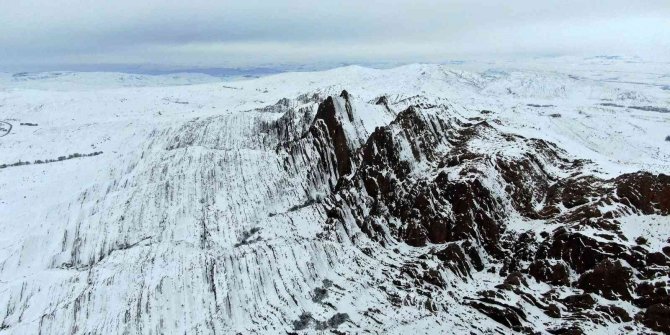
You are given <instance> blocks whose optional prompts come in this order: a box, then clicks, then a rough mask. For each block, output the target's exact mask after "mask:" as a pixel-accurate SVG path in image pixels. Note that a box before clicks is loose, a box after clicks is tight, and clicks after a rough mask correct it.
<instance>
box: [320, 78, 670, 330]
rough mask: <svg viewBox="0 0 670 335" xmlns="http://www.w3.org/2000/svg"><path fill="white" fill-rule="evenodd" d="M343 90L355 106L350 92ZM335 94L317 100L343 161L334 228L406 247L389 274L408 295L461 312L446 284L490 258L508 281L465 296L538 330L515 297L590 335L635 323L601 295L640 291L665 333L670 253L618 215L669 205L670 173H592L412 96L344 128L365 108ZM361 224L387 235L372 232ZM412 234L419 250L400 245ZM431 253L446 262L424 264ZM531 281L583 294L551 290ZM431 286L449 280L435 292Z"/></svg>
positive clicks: (323, 129) (325, 135) (550, 149)
mask: <svg viewBox="0 0 670 335" xmlns="http://www.w3.org/2000/svg"><path fill="white" fill-rule="evenodd" d="M341 97H342V98H343V99H345V101H346V102H347V103H349V99H350V95H349V94H348V93H347V92H346V91H345V92H343V93H342V95H341ZM334 99H335V98H332V97H329V98H327V99H326V100H325V101H324V102H323V103H322V104H321V105H320V106H319V111H318V112H317V115H316V118H315V121H314V123H313V124H312V128H311V129H310V134H311V136H313V137H314V138H321V139H323V140H324V141H326V142H329V143H330V145H329V146H320V147H321V148H332V151H333V155H334V159H333V160H334V161H335V162H336V165H337V169H333V172H335V171H336V173H337V178H338V181H337V187H336V188H333V189H332V193H331V196H329V197H328V198H327V199H325V201H324V202H323V205H324V207H325V208H326V211H327V212H328V213H329V215H328V216H329V219H328V222H327V225H328V226H338V225H341V226H343V227H345V231H346V232H347V235H348V238H349V239H350V240H351V241H353V242H354V243H356V244H358V245H359V246H360V247H361V249H362V251H363V252H364V253H366V254H367V255H370V256H372V255H375V254H377V253H379V251H375V248H381V250H383V249H393V250H395V252H396V253H400V254H401V255H403V257H404V258H405V259H406V261H405V265H404V266H403V267H402V268H401V269H400V270H399V271H398V272H396V273H395V274H394V273H393V271H390V276H391V277H392V278H395V279H393V283H394V285H395V286H396V287H397V288H398V289H400V290H401V291H403V290H404V291H409V292H416V293H418V296H419V297H423V298H421V299H419V300H418V301H414V302H408V301H404V302H403V304H408V303H409V304H416V305H422V304H423V305H425V306H429V307H426V308H427V309H428V310H435V309H437V310H440V309H449V306H448V305H444V306H440V305H439V303H437V304H436V302H435V300H436V299H435V295H436V294H437V295H439V294H445V292H446V291H447V290H448V289H449V287H450V285H453V284H450V283H453V282H454V281H464V282H467V281H468V280H471V279H469V278H472V275H473V273H477V272H483V271H484V270H485V269H486V268H489V269H490V271H489V272H493V273H497V274H498V276H499V277H498V278H499V284H498V285H496V286H495V288H492V289H493V290H485V291H479V292H474V296H464V297H463V298H464V299H466V301H467V305H468V306H471V307H472V308H473V309H475V310H477V311H479V312H481V313H483V314H484V315H486V316H488V317H490V318H491V319H493V320H495V321H497V322H498V323H500V324H502V325H504V326H506V327H509V328H511V329H513V330H516V331H521V332H529V333H532V332H534V331H536V330H538V329H542V328H543V326H541V325H537V324H533V322H531V321H529V319H528V316H527V315H526V312H525V309H524V307H523V306H524V304H516V305H514V304H512V305H510V304H509V303H508V302H507V301H508V299H509V297H511V296H515V297H517V298H516V299H521V300H522V301H525V302H526V303H528V304H530V305H533V306H535V307H539V308H540V309H541V310H543V311H544V313H545V314H546V315H548V316H550V317H552V318H556V319H561V320H564V321H563V327H561V328H555V329H553V330H551V332H552V333H555V334H568V333H575V334H576V333H581V332H582V330H581V329H582V328H583V327H584V325H587V324H588V323H596V324H599V323H602V322H616V323H621V322H623V323H630V322H633V321H632V318H631V316H630V315H629V313H628V312H627V311H626V310H625V309H624V308H622V307H619V306H617V305H607V304H603V303H601V300H602V299H605V300H609V301H614V302H616V301H626V302H631V303H633V304H634V305H635V306H636V307H637V308H639V309H640V313H641V314H640V317H639V318H638V319H637V320H638V321H637V325H638V326H646V327H649V328H651V329H654V330H659V331H667V325H666V322H665V321H664V317H665V315H666V314H667V313H666V312H667V305H666V304H667V303H668V298H667V297H668V293H667V290H666V289H665V287H666V286H667V280H668V278H667V274H668V271H669V268H668V256H667V254H664V253H663V252H661V250H650V249H648V248H645V247H641V246H637V245H635V244H631V242H632V241H629V240H628V239H627V238H626V237H625V236H624V235H623V234H622V232H621V223H620V222H619V221H618V220H617V218H620V217H625V216H629V215H652V214H654V215H662V216H667V215H668V214H669V208H670V203H669V201H670V176H667V175H663V174H660V175H653V174H650V173H644V172H640V173H634V174H625V175H621V176H619V177H617V178H614V179H611V180H603V179H598V178H597V177H594V176H590V175H586V174H584V173H583V169H584V166H585V164H587V163H588V162H584V161H579V160H571V159H569V158H567V155H566V154H565V153H564V152H563V151H562V150H561V149H559V148H558V147H556V146H555V145H553V144H552V143H549V142H546V141H544V140H535V139H527V138H523V137H521V136H518V135H511V134H505V133H503V132H500V131H498V130H496V128H494V127H492V126H491V125H490V124H488V123H487V122H485V121H483V122H475V123H473V122H470V121H469V120H459V119H458V118H450V117H448V116H447V115H448V111H444V110H443V109H439V108H436V107H435V106H429V108H428V109H421V108H419V107H416V106H410V107H409V108H407V109H405V110H404V111H402V112H400V113H398V114H397V117H396V118H395V120H394V121H393V122H391V123H390V124H389V125H387V126H381V127H377V128H376V130H375V131H374V132H372V133H371V134H370V135H369V137H368V138H367V139H366V140H365V141H364V142H363V141H362V139H361V137H360V136H361V133H353V132H347V131H345V130H344V127H343V123H344V122H349V123H354V122H355V118H356V115H354V114H352V113H351V109H350V107H345V108H344V110H345V111H346V113H340V114H338V113H336V112H335V111H337V110H338V108H337V107H335V104H334V101H335V100H334ZM376 104H381V105H384V106H387V105H388V100H387V99H386V97H381V98H379V99H378V100H377V101H376ZM436 109H437V110H439V111H437V112H436ZM440 111H441V112H440ZM352 136H353V138H352ZM481 142H487V143H496V146H495V147H483V146H480V145H479V143H481ZM352 143H354V144H355V143H361V145H360V146H358V147H357V146H356V145H352ZM320 155H321V156H320V157H325V156H327V155H328V153H321V154H320ZM512 220H517V221H518V220H521V221H526V222H533V221H532V220H535V221H534V222H537V220H540V223H534V224H539V225H545V226H546V227H547V228H541V227H539V228H541V229H540V230H541V231H542V232H541V234H537V233H532V232H531V231H529V232H520V231H518V230H510V229H508V228H507V226H508V224H509V223H510V221H512ZM528 224H529V225H530V223H528ZM352 227H357V228H358V229H360V232H361V233H363V234H365V236H366V237H367V238H369V239H371V240H372V241H375V242H376V243H377V244H378V246H376V247H375V246H373V245H371V244H369V243H363V242H362V239H361V236H360V234H359V233H357V232H356V230H352ZM550 227H551V228H550ZM530 228H531V227H529V229H530ZM341 238H342V236H339V237H338V239H340V240H341ZM403 244H404V245H407V246H409V247H410V248H409V249H407V248H402V250H404V251H399V249H398V248H397V247H396V246H397V245H403ZM427 246H430V247H427ZM433 259H434V260H437V261H438V263H431V262H426V261H422V260H433ZM451 275H455V276H456V277H457V278H460V279H448V278H450V276H451ZM528 280H530V282H535V281H538V282H543V283H545V284H548V285H550V287H553V289H552V290H555V292H558V291H562V292H572V295H569V294H568V295H569V296H567V297H561V296H565V293H563V294H558V293H551V291H549V292H546V293H544V294H541V293H542V292H539V291H538V290H537V289H533V288H531V286H533V285H529V284H528V283H529V281H528ZM659 280H660V281H659ZM423 287H425V288H428V287H437V288H439V290H438V291H437V292H434V293H432V294H428V293H427V291H425V289H424V288H423ZM533 287H534V286H533ZM440 290H442V291H440ZM440 292H443V293H440ZM581 292H583V293H581ZM396 295H397V293H393V294H390V295H389V300H390V301H393V300H394V299H395V298H394V297H395V296H396ZM594 296H599V298H598V299H594ZM419 301H423V302H419ZM652 307H653V308H652ZM566 324H567V325H566ZM664 327H665V328H664Z"/></svg>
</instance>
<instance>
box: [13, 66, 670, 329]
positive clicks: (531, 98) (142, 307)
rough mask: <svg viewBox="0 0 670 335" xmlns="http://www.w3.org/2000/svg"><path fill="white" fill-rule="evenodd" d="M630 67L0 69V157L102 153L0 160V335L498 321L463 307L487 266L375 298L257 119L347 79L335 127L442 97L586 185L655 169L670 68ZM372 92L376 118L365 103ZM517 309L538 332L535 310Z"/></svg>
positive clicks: (373, 269) (660, 160)
mask: <svg viewBox="0 0 670 335" xmlns="http://www.w3.org/2000/svg"><path fill="white" fill-rule="evenodd" d="M589 62H597V63H596V65H597V66H596V65H593V66H589ZM631 67H632V68H631ZM653 68H654V69H656V70H663V67H660V68H659V67H653ZM585 69H590V70H588V71H587V70H585ZM622 69H623V70H622ZM641 72H643V71H638V70H636V69H635V67H634V66H633V65H631V64H629V63H624V62H616V61H611V60H608V61H598V60H587V61H583V62H581V63H579V66H575V67H562V68H550V69H543V68H542V66H540V65H537V64H529V65H528V66H525V67H524V66H522V65H514V66H512V67H499V66H497V67H496V68H494V69H481V70H477V71H466V70H460V69H454V68H451V67H449V66H443V65H407V66H402V67H397V68H393V69H386V70H376V69H369V68H364V67H359V66H349V67H344V68H338V69H334V70H329V71H322V72H305V73H285V74H279V75H273V76H268V77H263V78H260V79H253V80H244V81H233V82H218V81H214V82H208V81H213V80H212V79H211V78H203V77H199V76H185V77H183V78H180V77H178V76H175V77H173V78H171V79H170V80H158V79H154V78H152V77H151V76H139V75H138V76H133V78H134V79H133V80H135V81H138V82H141V83H144V84H141V85H139V84H138V85H125V84H122V85H120V84H119V82H118V76H115V75H106V74H95V75H92V74H87V75H84V76H81V77H77V76H74V75H69V76H68V78H69V79H67V80H69V81H71V82H70V83H69V84H64V83H66V81H64V80H61V79H54V77H53V76H50V75H44V76H32V77H28V78H26V77H25V76H24V77H22V80H21V81H20V82H17V81H14V80H13V79H11V78H10V77H3V78H4V79H3V80H2V81H1V84H2V85H1V86H0V121H3V122H5V123H6V124H11V130H10V131H9V132H8V133H7V134H6V135H5V136H2V135H3V132H2V130H0V136H2V137H0V164H8V165H9V164H14V163H16V162H20V161H21V162H25V161H28V162H34V161H36V160H48V159H56V160H57V159H58V158H59V157H61V156H68V155H71V154H75V153H79V154H89V153H94V152H100V151H101V152H102V154H99V155H95V156H90V157H80V158H73V159H64V160H62V161H56V162H50V163H45V164H31V165H20V166H9V167H5V168H2V169H0V334H37V333H42V334H63V333H71V334H90V333H96V334H110V333H128V334H134V333H146V334H163V333H165V334H170V333H174V334H176V333H180V334H184V333H186V334H213V333H243V334H246V333H280V332H282V333H283V332H287V331H289V332H290V331H294V330H296V329H298V328H300V327H297V326H296V322H299V320H300V318H301V315H304V313H305V312H309V313H311V315H312V317H313V318H314V319H315V320H323V321H324V322H325V320H329V319H330V320H333V318H334V316H336V315H337V314H338V313H346V315H347V316H348V318H349V320H348V321H346V322H343V323H342V324H339V325H338V326H339V327H336V328H337V329H338V330H340V331H343V332H351V333H359V332H363V331H364V330H367V331H370V332H372V333H397V334H404V333H408V332H412V333H417V334H419V333H445V332H454V333H468V332H470V331H472V332H475V333H490V332H494V331H498V332H501V333H506V332H509V330H508V329H506V328H505V327H503V326H502V325H500V324H498V323H496V322H494V321H492V320H491V319H489V318H488V317H486V316H485V315H483V314H479V313H475V312H473V310H471V309H468V308H465V307H463V306H461V305H460V303H461V301H460V300H459V299H460V298H459V297H462V296H464V295H466V293H467V292H470V291H471V292H475V291H478V290H480V289H483V288H487V287H489V286H492V285H495V283H493V284H492V283H490V282H489V281H491V279H490V278H489V274H488V273H486V272H481V273H476V274H474V278H473V279H472V280H470V281H469V282H462V281H460V280H458V279H457V278H454V279H453V285H454V286H453V290H454V291H455V292H456V293H455V294H451V293H450V294H449V295H447V294H446V293H444V295H445V296H444V297H441V298H438V300H439V299H441V301H447V302H449V301H450V302H451V304H452V306H453V307H452V308H450V309H449V310H448V311H440V312H431V311H430V310H429V309H425V308H424V309H421V308H416V307H415V306H412V304H411V303H408V304H407V306H405V307H402V308H389V307H388V302H387V295H386V288H385V286H388V285H389V283H388V282H387V281H388V277H387V276H386V274H385V271H386V269H387V268H388V266H391V265H394V264H400V262H401V261H400V260H399V258H398V257H399V256H396V255H395V254H381V253H377V254H375V256H374V257H370V256H369V255H366V254H364V253H363V252H362V251H361V249H360V248H359V247H358V246H357V245H356V243H354V242H344V241H342V240H331V239H323V238H321V237H320V234H321V232H322V231H323V230H324V229H325V228H324V227H323V223H324V222H325V220H326V217H327V213H325V212H324V210H323V209H322V208H321V207H319V206H314V205H310V204H311V200H314V199H315V198H318V197H320V195H319V194H320V192H323V190H322V189H318V188H317V189H315V187H314V185H312V184H310V183H309V182H308V180H307V179H306V178H305V176H304V175H302V174H301V173H299V172H300V171H297V172H295V173H292V172H290V171H287V170H286V169H285V168H284V159H285V157H283V156H282V155H281V153H280V152H279V151H278V150H277V149H276V148H277V146H278V145H280V144H281V141H282V140H283V139H280V138H278V137H277V136H275V135H274V134H271V133H268V132H263V131H262V127H259V125H262V124H265V123H270V122H273V121H276V120H277V119H279V118H280V117H282V116H284V115H285V113H287V112H288V111H289V110H291V109H292V110H298V109H300V108H306V109H313V111H314V112H316V108H317V106H318V100H312V99H309V98H305V97H312V96H314V95H316V96H318V97H320V98H321V99H323V98H325V97H327V96H330V95H333V96H337V95H339V94H340V92H341V91H342V90H345V89H346V90H347V91H348V92H349V93H350V94H351V95H352V96H353V98H354V101H356V104H355V107H356V110H357V113H358V115H359V116H360V118H361V123H362V124H361V127H360V129H359V128H356V129H353V130H351V131H355V132H365V133H366V134H361V135H364V136H367V135H369V134H370V133H371V132H372V131H373V130H374V129H375V127H376V126H382V125H386V124H388V123H389V122H391V121H392V120H393V118H394V117H395V115H396V114H397V113H399V112H401V111H402V110H404V109H405V108H407V107H408V106H410V105H416V104H426V105H430V104H432V105H445V106H449V108H448V110H447V111H444V113H450V114H451V115H453V116H456V117H459V118H464V119H466V118H471V117H482V118H485V119H486V120H487V121H489V123H490V124H491V125H492V126H493V127H495V128H496V129H499V130H501V131H503V132H507V133H514V134H519V135H522V136H525V137H529V138H541V139H545V140H547V141H550V142H553V143H555V144H557V145H558V147H559V148H562V149H564V150H566V151H567V152H568V153H569V154H570V155H571V156H572V158H578V159H588V160H590V161H591V162H592V163H589V165H588V170H589V171H590V173H592V174H593V175H595V176H599V177H602V178H612V177H615V176H618V175H620V174H622V173H627V172H636V171H650V172H652V173H668V172H670V141H668V140H666V136H670V89H669V87H670V68H667V67H666V68H665V72H662V71H660V72H657V73H649V72H645V73H646V74H645V75H641V74H640V73H641ZM612 73H615V75H613V74H612ZM77 78H84V79H81V80H84V81H85V83H84V84H81V82H79V83H78V82H77V80H78V79H77ZM128 80H129V79H128ZM26 81H28V83H26ZM31 81H32V82H31ZM202 82H206V83H202ZM146 83H150V84H146ZM151 83H153V84H151ZM194 83H197V84H194ZM666 84H667V85H666ZM121 86H131V87H121ZM380 96H387V97H388V106H389V108H390V110H387V109H385V108H383V107H381V106H379V105H376V104H375V102H376V100H377V98H378V97H380ZM285 98H287V99H288V100H285V101H284V102H281V101H280V100H282V99H285ZM278 101H280V103H278ZM268 106H270V107H268ZM647 107H653V108H647ZM482 110H487V111H491V113H488V114H482V112H481V111H482ZM22 123H23V124H24V125H21V124H22ZM26 124H32V125H26ZM3 127H4V128H3V129H6V128H8V127H7V126H3ZM299 135H300V134H299V133H296V134H294V136H299ZM363 138H365V137H363ZM471 145H472V146H481V148H480V149H482V150H487V148H491V146H494V147H495V145H496V143H490V142H485V141H482V142H481V143H477V142H473V143H472V144H471ZM508 154H510V155H513V154H514V153H513V152H509V153H508ZM306 164H308V163H306ZM315 194H316V195H315ZM638 220H639V219H638ZM668 220H669V219H668V217H667V216H655V217H654V218H653V221H644V224H643V225H642V226H640V227H639V228H636V227H635V226H633V225H635V224H636V220H635V219H633V218H631V219H628V220H627V221H625V225H626V227H627V228H626V231H625V232H626V233H630V234H631V236H632V235H635V234H638V232H639V231H642V232H645V233H648V234H651V233H652V232H651V231H653V230H655V229H658V231H657V233H656V234H657V235H658V236H656V235H654V238H653V239H652V240H653V243H654V244H658V246H660V245H661V244H662V243H663V241H665V239H666V238H667V237H668V236H667V235H668V234H667V232H668V230H667V229H668V226H670V222H669V221H668ZM519 225H523V224H522V223H518V222H517V223H510V227H514V229H517V227H518V226H519ZM655 227H660V228H655ZM520 229H521V228H520ZM402 247H403V246H402V245H400V246H399V248H402ZM412 252H413V251H412V250H410V249H408V250H407V251H402V252H401V254H408V253H412ZM323 288H326V289H327V291H328V294H326V296H325V297H322V298H323V299H316V298H315V296H314V292H316V291H318V290H319V289H323ZM536 289H537V290H542V289H543V287H542V286H541V285H539V284H538V287H536ZM440 294H443V293H440ZM404 299H406V300H412V299H413V297H411V296H410V297H404ZM629 309H632V307H630V308H629ZM529 318H530V319H532V320H534V321H535V322H537V323H538V324H542V323H545V324H547V325H548V324H550V323H551V320H548V319H547V317H546V316H544V315H543V314H542V313H540V312H539V311H538V312H537V313H536V314H532V315H529ZM592 327H595V328H592V329H590V330H591V331H593V332H596V331H601V332H603V333H618V332H624V330H623V328H617V327H623V326H619V325H616V324H614V325H612V324H608V325H604V326H602V327H600V328H598V327H596V326H592ZM540 328H542V327H540ZM307 331H310V330H309V329H307ZM312 331H314V330H312Z"/></svg>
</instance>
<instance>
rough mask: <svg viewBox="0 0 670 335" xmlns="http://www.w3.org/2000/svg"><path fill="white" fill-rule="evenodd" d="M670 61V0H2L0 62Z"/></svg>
mask: <svg viewBox="0 0 670 335" xmlns="http://www.w3.org/2000/svg"><path fill="white" fill-rule="evenodd" d="M601 54H623V55H637V56H641V57H643V58H655V59H669V58H670V0H638V1H634V0H562V1H558V0H456V1H452V0H430V1H429V0H412V1H409V0H408V1H405V0H384V1H377V0H372V1H370V0H368V1H365V0H340V1H331V0H327V1H315V0H286V1H278V0H239V1H238V0H225V1H213V0H180V1H172V0H113V1H107V0H57V1H55V0H18V1H17V0H0V69H1V68H5V69H16V70H30V69H31V68H35V67H37V66H40V67H45V66H46V67H50V66H51V67H58V66H65V65H68V64H92V65H96V64H155V65H158V66H164V67H171V66H185V67H229V66H244V67H247V66H251V67H253V66H260V65H267V64H273V63H291V64H312V63H322V62H348V63H369V62H442V61H447V60H453V59H468V58H473V57H513V56H517V55H518V56H532V55H601Z"/></svg>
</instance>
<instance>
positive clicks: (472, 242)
mask: <svg viewBox="0 0 670 335" xmlns="http://www.w3.org/2000/svg"><path fill="white" fill-rule="evenodd" d="M471 79H472V78H467V77H459V79H458V82H459V83H462V82H468V83H471V84H472V83H473V85H474V87H475V88H477V87H478V86H477V85H479V84H478V82H477V80H474V81H473V80H471ZM468 85H470V84H468ZM468 87H470V86H468ZM403 89H405V88H404V87H403ZM333 90H334V88H332V87H331V88H330V89H329V90H323V91H322V90H319V91H317V92H315V93H308V94H300V95H299V96H298V97H297V98H294V99H289V98H284V99H279V100H278V101H277V100H276V97H275V98H273V100H270V101H277V102H276V103H271V104H270V105H268V106H266V107H260V108H256V109H251V110H245V111H243V112H239V113H230V114H228V113H221V114H219V113H217V114H216V115H215V116H211V115H210V114H206V115H207V116H205V117H199V118H192V119H188V121H185V122H181V123H177V122H174V123H170V126H169V127H167V126H166V127H165V128H162V129H158V130H155V131H153V132H152V133H151V136H150V137H149V140H148V143H146V145H144V146H143V147H142V148H141V150H140V151H139V152H131V153H128V154H127V156H124V157H125V158H124V159H125V160H123V161H122V163H121V162H120V163H118V165H119V166H118V167H116V166H115V168H114V169H112V170H111V171H105V172H106V173H107V174H106V175H105V179H102V181H101V182H99V183H95V184H93V185H91V186H87V188H86V189H85V191H83V192H81V193H77V194H76V196H74V197H73V198H74V199H69V198H68V199H65V200H63V201H62V203H61V202H59V203H57V204H55V205H54V206H53V207H54V208H53V210H52V208H48V209H49V211H48V215H47V216H46V217H44V218H43V219H44V222H48V223H49V224H46V223H42V222H39V225H33V226H31V229H33V228H36V230H39V229H43V230H44V232H43V235H41V237H42V238H41V239H35V238H33V236H32V232H29V233H30V234H28V235H25V236H28V237H27V238H25V236H24V235H21V236H23V237H24V240H22V241H17V242H16V243H14V241H10V242H11V243H10V242H5V241H4V240H2V239H0V242H2V243H4V244H2V245H3V248H0V256H1V258H0V334H3V335H4V334H62V333H70V334H117V333H119V334H137V333H154V334H163V333H165V334H171V333H176V334H184V333H187V334H191V333H193V334H237V333H240V334H256V333H261V334H276V333H288V334H294V333H299V334H311V333H323V332H329V333H335V334H337V333H351V334H357V333H373V334H388V333H394V334H406V333H456V334H491V333H503V334H504V333H514V332H516V333H528V334H537V333H539V334H546V333H550V334H590V333H593V332H603V331H610V332H612V333H617V332H618V333H628V332H630V333H637V334H647V333H649V332H651V331H658V332H666V333H668V332H670V330H669V329H668V328H669V327H670V325H669V324H668V320H669V319H670V317H669V316H668V313H669V310H670V307H669V306H670V282H669V279H668V273H669V271H670V269H669V266H670V241H667V240H664V241H659V239H658V238H651V236H649V235H650V234H647V232H648V231H645V230H644V229H642V226H643V224H646V225H647V227H649V226H651V225H650V224H649V223H650V222H652V221H654V222H655V224H656V226H662V225H670V220H669V219H668V216H669V215H670V204H669V203H668V201H670V200H669V199H670V177H669V176H667V175H665V174H658V173H656V174H652V173H648V172H635V173H627V174H623V175H619V176H615V175H610V176H607V177H604V176H603V175H602V174H596V173H595V172H594V170H596V169H595V168H596V166H595V165H594V163H592V162H589V161H585V160H580V159H575V158H574V157H572V156H570V155H569V154H568V153H567V152H566V151H564V150H563V149H561V148H560V147H559V146H558V145H556V144H553V143H551V142H550V141H548V140H542V139H534V138H527V137H523V136H520V135H516V134H511V133H507V132H505V131H503V130H504V129H508V128H506V127H505V126H506V125H505V122H506V121H508V120H509V119H506V118H504V117H500V118H498V116H503V115H504V112H503V111H501V110H492V111H489V110H481V109H480V108H481V107H484V106H474V107H472V108H476V109H474V110H475V113H476V115H475V116H473V117H471V118H466V117H463V116H462V114H460V113H459V109H460V110H461V111H462V106H460V107H459V106H458V105H457V104H456V103H454V104H451V102H450V101H449V100H447V99H446V98H435V97H431V98H427V97H425V96H423V95H420V94H418V95H415V93H416V92H413V93H412V94H407V95H406V96H403V95H398V94H391V93H385V92H374V93H371V94H370V95H369V96H367V97H366V99H365V100H366V101H367V102H362V101H360V100H358V98H357V95H356V93H357V92H355V91H350V92H348V91H341V93H340V90H341V88H340V87H339V86H337V91H335V92H334V91H333ZM420 90H421V87H419V89H417V91H420ZM557 90H558V91H559V92H560V91H561V89H560V88H557ZM259 92H263V91H259ZM219 93H220V92H218V91H217V93H216V94H219ZM263 94H265V93H263ZM268 94H269V93H268ZM282 94H283V93H282ZM380 94H381V95H380ZM213 95H214V94H213ZM245 99H246V98H245ZM240 103H241V104H242V102H240ZM244 103H248V102H244ZM263 104H265V103H263ZM193 105H196V104H195V103H193ZM243 105H244V104H243ZM538 106H540V105H538ZM182 107H184V106H182ZM189 108H190V107H189ZM245 108H246V107H245ZM486 108H491V107H486ZM542 108H551V107H546V106H545V107H542ZM492 109H493V108H492ZM480 110H481V112H480ZM375 113H376V114H375ZM562 113H563V112H562ZM562 115H563V116H562V117H561V121H567V120H569V118H570V116H569V115H568V114H566V113H563V114H562ZM548 117H551V116H549V115H548ZM40 124H43V123H42V122H41V121H40ZM105 153H107V151H105ZM102 156H104V155H102ZM18 168H19V167H17V169H18ZM3 185H4V184H3ZM4 194H6V193H4ZM3 201H4V199H3ZM3 223H4V222H3ZM44 227H48V229H47V228H44ZM21 228H22V229H23V228H24V227H21ZM0 229H4V226H3V227H0ZM26 230H27V229H26ZM44 234H46V235H48V236H46V238H45V235H44ZM36 245H37V246H36ZM4 246H7V247H6V248H4ZM31 250H38V251H39V252H38V253H30V252H29V251H31ZM33 258H34V259H33ZM36 268H38V269H41V272H36V270H34V269H36ZM35 273H37V275H36V274H35Z"/></svg>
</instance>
